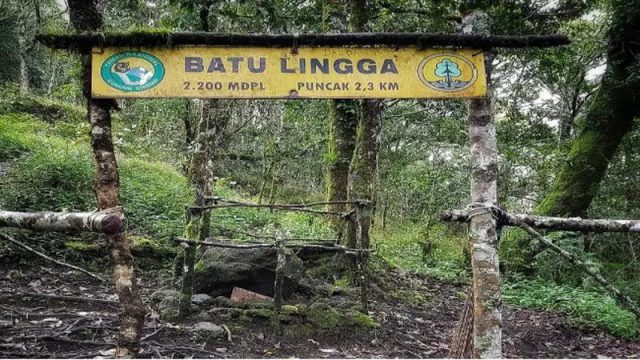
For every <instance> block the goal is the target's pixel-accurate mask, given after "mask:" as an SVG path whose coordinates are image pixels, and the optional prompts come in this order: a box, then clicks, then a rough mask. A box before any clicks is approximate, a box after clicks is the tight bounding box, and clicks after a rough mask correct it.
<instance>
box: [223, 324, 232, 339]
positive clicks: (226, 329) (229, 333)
mask: <svg viewBox="0 0 640 360" xmlns="http://www.w3.org/2000/svg"><path fill="white" fill-rule="evenodd" d="M222 328H223V329H224V331H226V332H227V340H228V341H229V342H230V343H233V339H232V338H231V330H229V327H228V326H227V325H225V324H222Z"/></svg>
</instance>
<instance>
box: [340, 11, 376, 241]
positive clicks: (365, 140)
mask: <svg viewBox="0 0 640 360" xmlns="http://www.w3.org/2000/svg"><path fill="white" fill-rule="evenodd" d="M350 7H351V18H350V19H349V22H350V27H351V31H360V32H361V31H365V30H366V29H367V22H368V20H369V10H368V6H367V1H366V0H350ZM381 131H382V101H381V100H361V101H360V103H359V111H358V124H357V128H356V145H355V149H354V150H353V157H352V159H351V164H350V167H349V179H348V180H349V184H348V199H349V200H369V201H370V202H371V203H369V204H368V205H367V206H365V207H364V208H363V209H362V211H361V212H360V221H361V228H362V234H361V236H362V248H363V249H368V248H369V247H370V238H369V229H370V228H371V225H372V224H373V215H374V209H375V205H374V204H373V202H374V201H375V187H376V183H377V176H378V153H379V151H380V136H381ZM346 242H347V245H348V246H350V247H355V246H356V229H355V224H354V223H353V222H350V226H349V229H348V231H347V236H346Z"/></svg>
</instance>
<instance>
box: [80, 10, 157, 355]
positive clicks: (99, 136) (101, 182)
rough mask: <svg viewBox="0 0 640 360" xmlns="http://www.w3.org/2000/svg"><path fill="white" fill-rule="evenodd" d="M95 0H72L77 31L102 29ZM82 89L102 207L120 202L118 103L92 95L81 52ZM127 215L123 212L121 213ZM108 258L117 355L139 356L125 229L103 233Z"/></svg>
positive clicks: (138, 309)
mask: <svg viewBox="0 0 640 360" xmlns="http://www.w3.org/2000/svg"><path fill="white" fill-rule="evenodd" d="M96 2H97V1H96V0H69V1H68V4H69V17H70V20H71V23H72V25H73V27H74V29H75V31H76V32H78V33H81V32H86V31H99V30H100V28H101V27H102V16H101V14H100V12H99V11H98V9H97V7H96ZM81 62H82V80H83V92H84V96H85V97H86V98H87V112H88V116H89V121H90V122H91V145H92V148H93V153H94V159H95V166H96V171H95V179H94V184H93V185H94V189H95V192H96V198H97V201H98V208H99V209H100V210H105V209H111V208H116V207H119V206H120V198H119V194H118V192H119V175H118V164H117V162H116V157H115V151H114V146H113V140H112V134H111V109H112V108H114V107H117V104H116V102H115V101H114V100H111V99H92V98H91V57H90V55H86V54H85V55H82V59H81ZM122 216H124V215H122ZM104 237H105V240H106V244H107V249H108V252H109V260H110V262H111V265H112V267H113V282H114V284H115V290H116V294H117V295H118V299H119V300H120V303H121V304H122V312H121V314H120V333H119V336H118V343H117V349H116V357H119V358H129V357H136V356H137V355H138V352H139V350H140V335H141V334H142V327H143V325H144V317H145V314H146V308H145V306H144V303H143V302H142V297H141V296H140V291H139V289H138V284H137V280H136V276H135V272H134V269H135V267H134V263H133V257H132V256H131V249H130V244H129V240H128V239H127V235H126V233H125V232H124V231H118V232H117V233H115V234H109V235H104Z"/></svg>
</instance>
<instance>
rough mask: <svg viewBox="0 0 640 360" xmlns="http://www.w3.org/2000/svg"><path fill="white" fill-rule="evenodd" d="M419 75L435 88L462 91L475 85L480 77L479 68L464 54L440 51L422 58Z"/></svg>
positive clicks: (424, 81) (423, 80)
mask: <svg viewBox="0 0 640 360" xmlns="http://www.w3.org/2000/svg"><path fill="white" fill-rule="evenodd" d="M418 77H419V78H420V80H421V81H422V83H423V84H425V85H426V86H427V87H429V88H431V89H433V90H438V91H460V90H464V89H467V88H469V87H470V86H471V85H473V83H474V82H475V81H476V80H477V78H478V70H477V69H476V67H475V65H473V63H472V62H471V61H469V60H468V59H466V58H465V57H463V56H460V55H458V54H453V53H438V54H434V55H431V56H429V57H427V58H425V59H424V60H422V62H421V63H420V66H419V67H418Z"/></svg>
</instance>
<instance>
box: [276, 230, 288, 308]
mask: <svg viewBox="0 0 640 360" xmlns="http://www.w3.org/2000/svg"><path fill="white" fill-rule="evenodd" d="M275 235H276V246H277V249H278V252H277V256H278V260H277V264H276V279H275V281H274V284H273V305H274V307H275V309H276V314H280V310H281V309H282V286H283V285H284V268H285V266H286V265H287V254H286V253H285V244H284V238H283V237H282V233H281V232H280V230H276V234H275Z"/></svg>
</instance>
